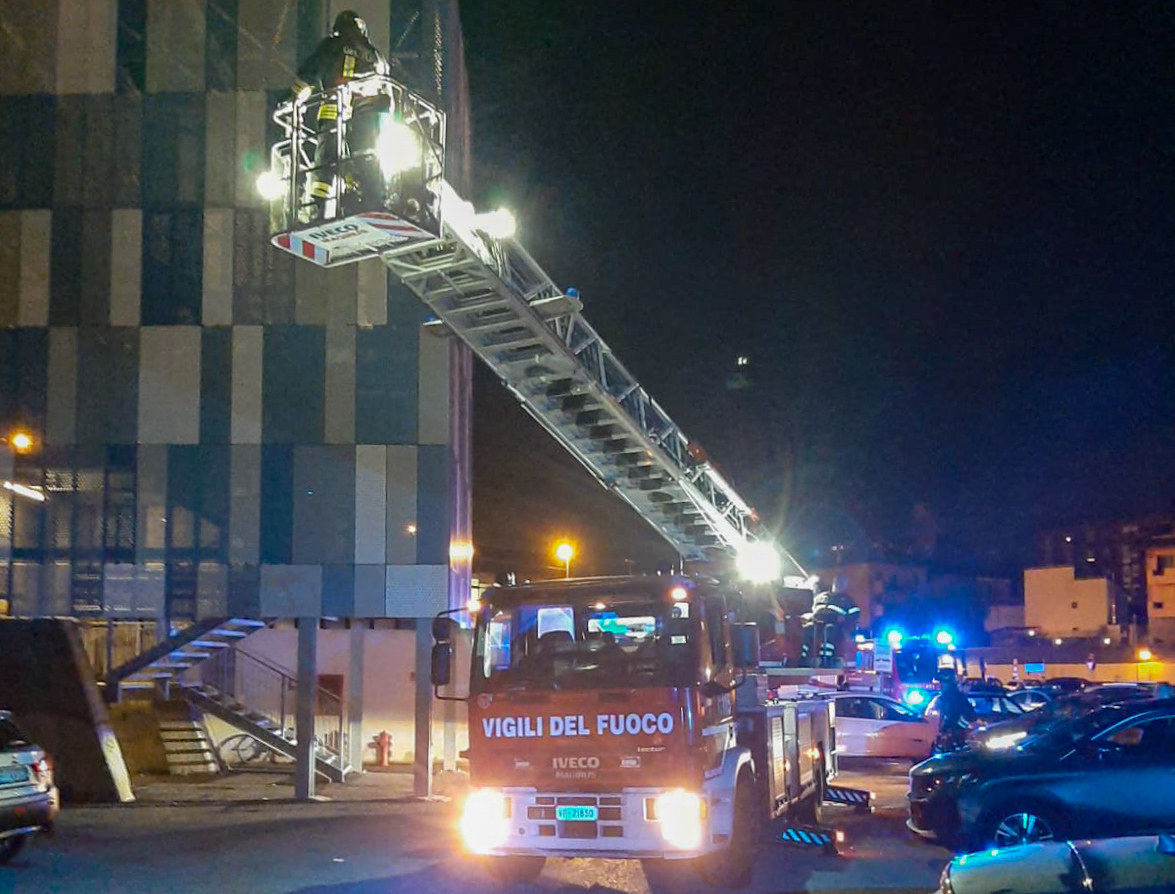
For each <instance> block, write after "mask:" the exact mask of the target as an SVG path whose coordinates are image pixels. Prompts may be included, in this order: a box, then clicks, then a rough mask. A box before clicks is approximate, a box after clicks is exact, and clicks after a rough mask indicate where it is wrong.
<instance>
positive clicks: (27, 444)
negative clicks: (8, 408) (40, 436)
mask: <svg viewBox="0 0 1175 894" xmlns="http://www.w3.org/2000/svg"><path fill="white" fill-rule="evenodd" d="M8 443H9V444H10V445H11V447H12V449H13V451H15V452H16V453H28V452H29V451H31V450H32V449H33V447H34V446H35V445H36V441H34V440H33V436H32V435H30V434H29V433H28V432H27V431H18V432H13V434H12V437H11V438H9V439H8Z"/></svg>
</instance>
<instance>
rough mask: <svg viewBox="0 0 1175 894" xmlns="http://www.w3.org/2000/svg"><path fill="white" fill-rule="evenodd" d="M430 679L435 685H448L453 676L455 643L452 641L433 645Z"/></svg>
mask: <svg viewBox="0 0 1175 894" xmlns="http://www.w3.org/2000/svg"><path fill="white" fill-rule="evenodd" d="M428 677H429V680H430V681H431V682H432V685H433V686H448V685H449V682H450V681H451V680H452V678H453V644H452V643H450V642H440V643H436V644H434V645H433V647H432V666H431V667H430V668H429V673H428Z"/></svg>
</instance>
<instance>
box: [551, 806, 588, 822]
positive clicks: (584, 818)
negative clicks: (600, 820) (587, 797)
mask: <svg viewBox="0 0 1175 894" xmlns="http://www.w3.org/2000/svg"><path fill="white" fill-rule="evenodd" d="M555 819H557V820H561V821H563V822H565V823H583V822H588V823H590V822H595V820H596V808H595V807H570V806H567V805H563V806H559V807H556V808H555Z"/></svg>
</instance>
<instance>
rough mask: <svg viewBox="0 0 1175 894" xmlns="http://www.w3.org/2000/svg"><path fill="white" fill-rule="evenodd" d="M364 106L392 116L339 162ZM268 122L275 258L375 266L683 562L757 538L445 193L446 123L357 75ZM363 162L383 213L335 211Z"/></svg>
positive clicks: (728, 490)
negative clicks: (334, 119) (333, 147)
mask: <svg viewBox="0 0 1175 894" xmlns="http://www.w3.org/2000/svg"><path fill="white" fill-rule="evenodd" d="M359 97H361V98H360V99H358V100H357V98H359ZM372 97H376V98H382V99H381V101H382V102H384V103H386V105H387V107H388V108H389V109H390V110H391V112H390V113H389V115H388V116H387V117H386V119H385V122H384V124H383V125H381V130H380V136H379V139H378V141H377V145H376V147H375V148H374V149H373V150H372V149H368V150H364V151H362V152H359V153H358V154H356V155H355V156H354V157H352V158H349V159H346V158H344V156H345V155H346V153H347V134H346V127H347V125H346V121H347V118H348V117H349V114H350V113H349V112H348V109H350V108H352V107H355V108H358V105H355V103H356V102H360V103H361V102H365V101H366V102H370V101H371V98H372ZM323 102H330V103H333V104H335V105H336V107H337V108H338V109H340V110H341V111H340V112H339V114H338V126H337V128H336V129H335V130H333V131H331V132H329V133H326V134H323V133H316V132H315V131H314V130H312V129H311V127H310V125H309V122H310V121H313V120H314V115H313V110H314V108H315V106H316V104H321V103H323ZM357 114H358V113H357ZM274 120H275V121H276V122H277V124H279V125H280V126H281V128H282V129H283V131H284V133H285V139H283V140H280V141H279V142H278V143H276V144H275V145H274V146H273V148H272V150H271V170H270V171H269V172H266V174H264V175H263V178H264V179H263V180H259V187H260V186H262V185H267V187H268V189H269V190H272V192H271V193H270V195H269V198H270V199H271V204H270V212H271V230H272V232H273V239H272V241H273V243H274V245H276V246H278V247H280V248H282V249H283V250H285V251H288V252H290V253H292V254H294V255H296V256H298V257H300V258H303V259H306V260H309V261H311V262H312V263H315V264H318V265H319V266H323V267H333V266H338V265H340V264H346V263H350V262H353V261H357V260H362V259H363V258H374V257H379V258H381V259H382V260H383V262H384V263H385V264H386V265H387V267H388V269H389V270H391V271H392V273H393V274H394V275H395V276H396V277H397V278H398V279H399V280H400V281H401V282H402V283H404V285H405V286H407V287H408V288H409V289H410V290H411V291H412V292H413V293H414V294H416V296H417V297H419V298H420V300H421V301H423V302H424V303H425V304H426V305H428V307H429V308H430V310H431V311H432V312H433V313H434V314H435V315H436V318H437V321H438V325H443V326H444V327H446V328H447V329H448V330H449V331H451V332H452V333H453V334H454V335H456V336H457V337H458V338H460V339H461V340H462V341H463V342H465V343H466V344H467V345H469V347H470V348H472V349H473V351H474V353H476V354H477V356H478V357H480V358H481V359H482V360H483V361H484V362H485V363H486V364H487V365H488V366H489V367H490V368H491V369H493V371H494V372H495V373H496V374H497V376H498V377H499V378H500V379H501V380H502V382H503V383H504V384H505V385H506V387H507V388H508V389H509V390H510V392H511V393H512V394H514V396H515V397H516V398H517V399H518V401H519V402H520V403H521V404H522V406H523V408H524V409H525V410H526V411H527V412H528V413H529V414H530V415H531V416H533V417H534V418H535V419H536V420H537V421H538V422H539V424H540V425H542V427H543V428H545V429H546V430H547V431H548V432H549V433H550V434H551V435H552V436H553V437H554V438H556V439H557V440H558V441H559V443H561V444H562V445H563V446H564V447H565V448H566V449H567V450H568V451H569V452H570V453H571V454H572V455H573V456H574V457H575V458H576V459H578V460H579V461H580V462H581V463H582V464H583V465H584V466H585V467H586V468H587V469H588V470H589V471H590V472H591V473H592V474H593V475H594V476H595V477H596V478H597V479H598V480H599V481H600V482H601V483H602V484H603V485H604V486H605V487H606V488H608V489H609V490H611V491H612V492H613V493H615V494H616V495H618V496H619V497H621V498H622V499H623V500H625V501H626V502H627V503H628V504H629V505H630V506H632V508H633V509H635V510H636V511H637V513H639V514H640V516H641V517H642V518H644V519H645V520H646V521H647V522H649V524H651V525H652V526H653V527H654V528H656V529H657V530H658V531H660V532H661V534H662V535H663V536H664V537H665V538H666V539H667V540H668V541H669V542H670V543H672V544H673V546H674V547H675V548H676V549H677V551H678V552H679V553H680V554H681V555H682V556H683V557H684V558H686V559H690V560H702V559H709V558H714V557H715V556H714V554H715V553H730V552H735V551H737V550H738V549H739V548H741V547H743V546H745V545H746V544H748V543H751V542H753V541H754V540H755V539H756V536H755V534H754V532H753V530H752V526H753V524H754V521H755V519H754V513H753V511H752V510H751V508H750V507H749V506H748V505H747V504H746V503H745V502H744V501H743V500H742V498H741V497H740V496H739V495H738V494H737V493H736V492H735V490H734V488H733V487H731V485H730V483H729V482H728V481H727V480H726V479H725V478H724V477H723V476H722V475H721V474H720V473H719V472H718V471H717V470H716V469H715V468H714V467H713V466H712V465H711V464H710V463H709V462H708V461H707V460H706V458H705V454H704V452H702V451H701V450H699V449H698V448H696V447H694V446H693V445H692V444H691V442H690V440H689V438H687V437H686V435H685V434H684V433H683V432H682V431H681V429H680V428H679V427H678V426H677V424H676V423H674V421H673V420H672V419H671V418H670V416H669V414H668V413H666V412H665V410H664V409H662V408H661V407H660V406H659V405H658V404H657V402H656V401H654V400H653V399H652V398H651V397H650V396H649V394H648V392H646V391H645V389H644V388H642V387H641V386H640V383H639V382H637V380H636V378H635V377H634V376H633V375H632V374H631V373H630V372H629V371H628V370H627V369H626V368H625V367H624V364H622V363H621V362H620V361H619V360H618V359H617V358H616V356H615V355H614V354H613V353H612V351H611V349H610V348H609V347H608V345H607V344H606V343H605V342H604V340H603V339H602V338H601V337H600V336H599V334H598V333H597V332H596V331H595V330H594V329H593V328H592V327H591V326H590V325H589V324H588V322H587V321H586V320H585V319H584V318H583V317H582V315H581V314H580V309H581V308H580V303H579V300H578V298H577V297H576V296H575V295H574V294H571V295H569V294H566V293H564V292H563V291H562V290H561V289H559V288H558V287H557V286H556V285H555V284H554V283H553V282H552V281H551V279H550V277H549V276H547V274H546V273H544V272H543V270H542V268H540V267H539V265H538V264H537V263H535V261H534V259H533V258H531V256H530V255H529V254H527V252H526V250H525V249H523V248H522V246H521V245H519V244H518V243H517V242H516V241H514V240H513V239H509V238H507V239H496V238H493V237H491V236H489V235H487V234H486V232H485V230H484V229H483V228H481V227H480V226H479V224H478V220H477V216H476V215H475V214H474V213H473V208H472V206H471V205H469V203H468V202H465V201H464V200H462V199H461V198H460V196H458V195H457V193H456V192H455V191H454V190H453V189H452V187H450V186H449V184H448V183H447V182H446V181H445V180H444V177H443V158H444V115H443V113H441V112H440V111H439V110H438V109H437V108H436V107H435V106H432V105H430V104H429V103H427V102H425V101H424V100H423V99H421V98H420V97H419V96H417V95H415V94H414V93H412V92H411V91H409V90H407V89H406V88H405V87H404V86H403V85H401V84H399V83H398V82H396V81H393V80H391V79H390V78H380V77H375V76H369V77H367V78H363V79H359V80H356V81H353V82H350V83H348V84H346V85H343V86H342V87H339V88H337V89H335V90H333V91H328V92H327V93H323V94H316V95H315V96H313V97H310V98H309V100H308V101H307V102H306V103H304V104H294V103H285V104H283V105H282V106H280V107H279V108H278V110H277V112H276V113H275V115H274ZM322 139H330V140H332V141H336V143H337V151H336V157H337V158H339V159H343V160H342V161H340V162H338V163H337V165H338V166H337V168H333V167H332V169H331V170H325V169H321V168H316V167H315V162H314V161H313V159H314V158H315V152H314V148H313V147H314V146H315V145H317V142H318V141H319V140H322ZM376 159H378V161H379V163H380V165H381V170H383V173H384V174H385V175H386V177H385V180H384V183H385V186H384V187H383V188H384V189H385V195H384V196H382V197H381V199H382V201H381V202H377V203H372V204H371V205H370V206H368V207H367V208H366V209H364V208H362V207H360V208H352V209H348V208H347V201H348V200H347V196H346V195H345V194H344V195H343V196H341V197H340V196H337V195H334V192H337V191H339V190H343V186H342V184H344V182H345V181H346V180H347V178H349V177H355V176H357V175H358V174H360V173H362V172H364V171H366V172H367V173H368V174H369V175H371V174H373V173H374V169H373V168H372V167H370V165H373V164H374V163H375V160H376ZM365 164H366V165H369V167H367V168H364V167H363V165H365ZM401 171H402V172H407V173H405V174H399V173H396V172H401ZM311 176H313V177H319V178H326V179H329V180H331V181H332V182H333V183H334V184H335V185H334V186H333V187H332V190H333V191H334V192H332V198H331V199H330V202H329V203H328V204H327V206H326V207H325V209H319V210H320V211H322V210H325V211H326V220H318V222H316V223H310V222H309V221H310V220H311V219H317V215H315V214H313V213H312V212H313V210H314V209H313V208H311V207H310V204H309V203H307V202H306V201H304V200H303V198H302V193H301V184H302V183H303V182H305V181H306V180H307V178H308V177H311ZM279 200H280V201H279Z"/></svg>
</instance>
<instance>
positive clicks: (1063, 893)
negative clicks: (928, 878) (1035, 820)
mask: <svg viewBox="0 0 1175 894" xmlns="http://www.w3.org/2000/svg"><path fill="white" fill-rule="evenodd" d="M938 890H939V894H992V892H993V891H998V892H1000V894H1070V892H1074V891H1080V892H1088V894H1103V892H1104V894H1127V892H1129V894H1143V892H1155V894H1158V892H1160V891H1175V838H1172V836H1170V835H1157V836H1156V835H1136V836H1132V837H1128V838H1103V839H1099V840H1093V841H1090V840H1079V841H1078V840H1075V841H1064V842H1047V843H1039V844H1022V845H1020V846H1019V847H1009V848H1001V849H999V850H991V851H980V852H979V853H976V854H967V855H965V856H962V857H956V858H955V859H954V860H952V861H951V862H950V863H948V864H947V867H946V868H945V869H944V870H943V871H942V880H941V882H940V883H939V889H938Z"/></svg>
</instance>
